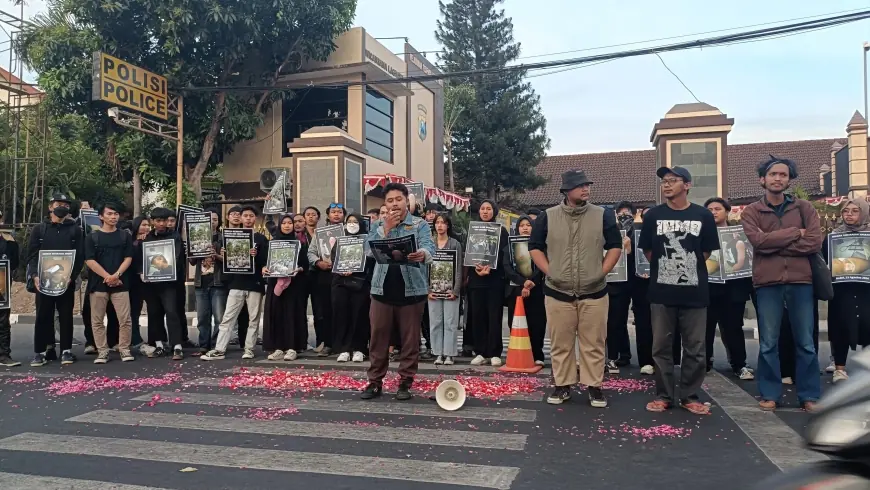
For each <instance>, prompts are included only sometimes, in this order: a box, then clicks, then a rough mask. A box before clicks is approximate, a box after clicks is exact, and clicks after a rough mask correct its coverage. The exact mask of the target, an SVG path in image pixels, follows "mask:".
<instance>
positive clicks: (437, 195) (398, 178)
mask: <svg viewBox="0 0 870 490" xmlns="http://www.w3.org/2000/svg"><path fill="white" fill-rule="evenodd" d="M390 182H396V183H399V184H407V183H411V182H414V181H413V180H411V179H409V178H407V177H405V176H402V175H394V174H383V175H364V176H363V186H364V189H365V192H366V194H368V193H369V192H371V191H373V190H374V189H376V188H378V187H383V186H385V185H387V184H389V183H390ZM423 190H424V191H425V192H426V200H427V201H429V202H434V203H440V204H441V205H443V206H444V207H445V208H447V209H451V210H452V209H455V210H457V211H468V208H469V206H470V205H471V200H470V199H468V198H466V197H462V196H460V195H458V194H454V193H452V192H448V191H445V190H443V189H439V188H437V187H427V186H425V185H424V186H423Z"/></svg>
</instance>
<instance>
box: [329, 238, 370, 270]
mask: <svg viewBox="0 0 870 490" xmlns="http://www.w3.org/2000/svg"><path fill="white" fill-rule="evenodd" d="M365 243H366V237H365V236H362V235H351V236H342V237H338V239H337V240H336V243H335V262H333V263H332V272H335V273H336V274H342V273H354V272H365V270H366V253H365Z"/></svg>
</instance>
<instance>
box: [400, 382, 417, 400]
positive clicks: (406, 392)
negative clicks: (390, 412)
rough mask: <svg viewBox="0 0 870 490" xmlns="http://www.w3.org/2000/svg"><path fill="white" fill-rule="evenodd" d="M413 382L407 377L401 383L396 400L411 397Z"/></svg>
mask: <svg viewBox="0 0 870 490" xmlns="http://www.w3.org/2000/svg"><path fill="white" fill-rule="evenodd" d="M411 383H413V381H409V380H405V379H403V380H402V382H401V383H399V389H398V390H396V400H399V401H405V400H410V399H411Z"/></svg>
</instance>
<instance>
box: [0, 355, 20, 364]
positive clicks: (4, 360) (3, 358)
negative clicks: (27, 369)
mask: <svg viewBox="0 0 870 490" xmlns="http://www.w3.org/2000/svg"><path fill="white" fill-rule="evenodd" d="M20 365H21V363H20V362H18V361H16V360H14V359H12V358H11V357H9V356H7V355H6V354H2V355H0V366H6V367H18V366H20Z"/></svg>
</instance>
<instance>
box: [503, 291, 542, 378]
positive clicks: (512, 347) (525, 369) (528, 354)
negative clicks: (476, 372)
mask: <svg viewBox="0 0 870 490" xmlns="http://www.w3.org/2000/svg"><path fill="white" fill-rule="evenodd" d="M542 368H543V366H538V365H536V364H535V358H534V357H532V343H531V341H530V340H529V324H528V323H526V308H525V307H524V306H523V298H522V296H517V306H516V308H515V309H514V323H513V325H511V340H510V342H509V343H508V354H507V362H506V363H505V365H504V366H502V367H501V368H499V371H504V372H507V373H530V374H533V373H537V372H538V371H540V370H541V369H542Z"/></svg>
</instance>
